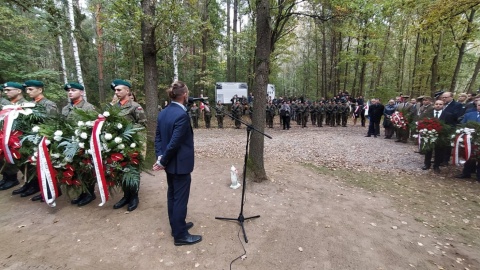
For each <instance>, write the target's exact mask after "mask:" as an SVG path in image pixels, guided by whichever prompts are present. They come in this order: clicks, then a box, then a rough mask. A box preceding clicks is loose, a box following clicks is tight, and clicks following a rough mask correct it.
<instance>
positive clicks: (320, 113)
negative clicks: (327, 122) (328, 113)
mask: <svg viewBox="0 0 480 270" xmlns="http://www.w3.org/2000/svg"><path fill="white" fill-rule="evenodd" d="M315 112H316V113H317V126H318V127H323V119H324V118H325V104H323V103H322V102H319V103H318V104H317V107H316V109H315Z"/></svg>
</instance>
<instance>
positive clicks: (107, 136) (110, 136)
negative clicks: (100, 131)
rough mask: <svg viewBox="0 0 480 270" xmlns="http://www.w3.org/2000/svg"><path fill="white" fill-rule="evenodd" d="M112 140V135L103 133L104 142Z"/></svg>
mask: <svg viewBox="0 0 480 270" xmlns="http://www.w3.org/2000/svg"><path fill="white" fill-rule="evenodd" d="M112 138H113V136H112V134H110V133H105V140H107V141H110V140H111V139H112Z"/></svg>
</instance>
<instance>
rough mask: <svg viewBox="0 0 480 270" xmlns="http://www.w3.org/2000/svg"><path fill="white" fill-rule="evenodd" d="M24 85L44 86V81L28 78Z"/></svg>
mask: <svg viewBox="0 0 480 270" xmlns="http://www.w3.org/2000/svg"><path fill="white" fill-rule="evenodd" d="M23 86H24V87H31V86H33V87H43V82H41V81H37V80H28V81H26V82H24V83H23Z"/></svg>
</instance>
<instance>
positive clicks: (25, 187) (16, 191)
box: [12, 182, 31, 195]
mask: <svg viewBox="0 0 480 270" xmlns="http://www.w3.org/2000/svg"><path fill="white" fill-rule="evenodd" d="M30 183H31V182H26V183H25V184H24V185H23V186H22V187H21V188H18V189H15V190H14V191H12V195H17V194H21V193H23V192H25V191H27V189H28V188H29V187H30Z"/></svg>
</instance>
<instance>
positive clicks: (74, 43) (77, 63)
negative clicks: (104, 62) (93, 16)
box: [68, 0, 87, 100]
mask: <svg viewBox="0 0 480 270" xmlns="http://www.w3.org/2000/svg"><path fill="white" fill-rule="evenodd" d="M68 15H69V20H70V37H71V39H72V47H73V58H74V60H75V68H76V70H77V80H78V82H79V83H80V84H81V85H83V86H84V87H85V89H87V87H86V85H85V84H84V83H83V76H82V65H81V64H80V54H79V53H78V45H77V39H76V38H75V16H74V13H73V2H72V0H68ZM86 93H87V92H86V91H85V93H84V94H85V96H84V99H85V100H87V94H86Z"/></svg>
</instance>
